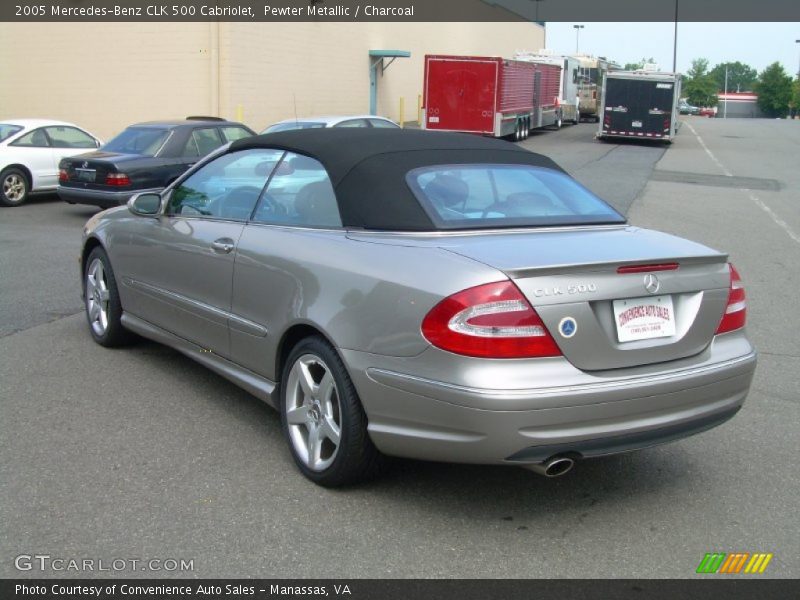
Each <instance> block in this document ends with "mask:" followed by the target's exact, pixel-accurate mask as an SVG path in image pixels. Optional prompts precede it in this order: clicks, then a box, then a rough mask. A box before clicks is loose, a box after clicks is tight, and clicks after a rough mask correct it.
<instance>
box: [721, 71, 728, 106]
mask: <svg viewBox="0 0 800 600" xmlns="http://www.w3.org/2000/svg"><path fill="white" fill-rule="evenodd" d="M722 118H723V119H727V118H728V65H727V64H726V65H725V97H724V99H723V100H722Z"/></svg>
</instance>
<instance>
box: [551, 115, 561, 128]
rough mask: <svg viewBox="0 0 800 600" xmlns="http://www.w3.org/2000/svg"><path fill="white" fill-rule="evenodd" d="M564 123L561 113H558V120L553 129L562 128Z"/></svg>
mask: <svg viewBox="0 0 800 600" xmlns="http://www.w3.org/2000/svg"><path fill="white" fill-rule="evenodd" d="M562 124H563V123H562V121H561V113H558V114H557V115H556V121H555V123H553V129H555V130H556V131H558V130H559V129H561V125H562Z"/></svg>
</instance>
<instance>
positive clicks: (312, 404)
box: [284, 354, 342, 471]
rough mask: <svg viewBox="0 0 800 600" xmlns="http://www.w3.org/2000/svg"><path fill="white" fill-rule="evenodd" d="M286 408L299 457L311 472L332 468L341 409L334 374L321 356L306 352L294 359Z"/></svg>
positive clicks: (339, 426)
mask: <svg viewBox="0 0 800 600" xmlns="http://www.w3.org/2000/svg"><path fill="white" fill-rule="evenodd" d="M284 410H285V411H286V423H287V425H288V429H289V439H290V440H291V442H292V447H293V448H294V451H295V453H296V455H297V456H298V458H299V459H300V460H301V461H302V462H303V464H305V465H306V466H307V467H308V468H309V469H311V470H312V471H324V470H325V469H327V468H328V467H330V466H331V464H333V461H334V460H335V458H336V454H337V453H338V451H339V445H340V442H341V425H342V411H341V404H340V402H339V392H338V389H337V387H336V381H335V380H334V378H333V373H332V371H331V369H330V368H329V367H328V365H327V364H325V362H324V361H323V360H322V359H321V358H320V357H318V356H316V355H314V354H303V355H302V356H300V358H298V359H297V360H296V361H295V363H294V365H293V366H292V369H291V371H289V377H288V378H287V381H286V400H285V404H284Z"/></svg>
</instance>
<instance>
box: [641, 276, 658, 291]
mask: <svg viewBox="0 0 800 600" xmlns="http://www.w3.org/2000/svg"><path fill="white" fill-rule="evenodd" d="M644 289H646V290H647V291H648V292H650V293H651V294H655V293H656V292H658V290H660V289H661V282H660V281H659V280H658V277H656V276H655V275H653V274H652V273H648V274H647V275H645V276H644Z"/></svg>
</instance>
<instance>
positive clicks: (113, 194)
mask: <svg viewBox="0 0 800 600" xmlns="http://www.w3.org/2000/svg"><path fill="white" fill-rule="evenodd" d="M162 189H163V188H151V189H143V190H120V191H106V190H90V189H84V188H71V187H65V186H62V185H60V186H58V196H59V197H60V198H61V199H62V200H63V201H64V202H68V203H69V204H90V205H92V206H99V207H101V208H112V207H114V206H121V205H123V204H125V203H126V202H127V201H128V200H130V198H131V196H133V195H134V194H139V193H142V192H160V191H161V190H162Z"/></svg>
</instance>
